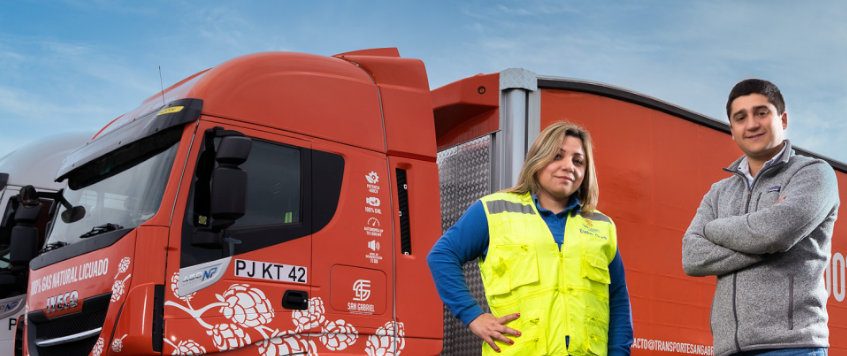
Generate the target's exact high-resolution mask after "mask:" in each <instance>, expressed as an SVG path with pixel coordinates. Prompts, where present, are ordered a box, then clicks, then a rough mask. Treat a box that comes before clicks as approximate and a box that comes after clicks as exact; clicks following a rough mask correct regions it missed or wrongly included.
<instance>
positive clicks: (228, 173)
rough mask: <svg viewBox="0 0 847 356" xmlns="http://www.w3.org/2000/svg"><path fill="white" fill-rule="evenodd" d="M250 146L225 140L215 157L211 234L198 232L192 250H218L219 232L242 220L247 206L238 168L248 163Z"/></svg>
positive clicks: (246, 141)
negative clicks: (196, 248)
mask: <svg viewBox="0 0 847 356" xmlns="http://www.w3.org/2000/svg"><path fill="white" fill-rule="evenodd" d="M252 146H253V142H252V141H251V140H250V139H249V138H247V137H243V136H225V137H223V138H222V139H221V142H220V144H219V146H218V150H217V152H216V154H215V161H216V162H217V163H218V166H217V167H215V168H214V169H213V170H212V174H211V179H210V181H211V189H210V194H209V195H210V202H209V217H210V218H211V224H210V227H211V230H209V231H198V233H195V235H194V238H193V239H192V244H193V245H195V246H201V247H207V248H219V247H222V246H223V239H222V238H221V236H220V234H219V232H220V231H222V230H225V229H226V228H228V227H230V226H232V224H234V223H235V221H236V220H238V218H240V217H242V216H244V212H245V209H246V206H247V173H246V172H244V171H242V170H241V169H240V168H239V167H238V166H239V165H241V164H242V163H244V162H245V161H247V158H248V157H249V155H250V149H251V148H252Z"/></svg>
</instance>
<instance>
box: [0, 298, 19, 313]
mask: <svg viewBox="0 0 847 356" xmlns="http://www.w3.org/2000/svg"><path fill="white" fill-rule="evenodd" d="M20 302H21V301H20V300H15V301H11V302H8V303H6V304H3V306H0V313H5V312H7V311H11V310H13V309H15V307H17V306H18V304H19V303H20Z"/></svg>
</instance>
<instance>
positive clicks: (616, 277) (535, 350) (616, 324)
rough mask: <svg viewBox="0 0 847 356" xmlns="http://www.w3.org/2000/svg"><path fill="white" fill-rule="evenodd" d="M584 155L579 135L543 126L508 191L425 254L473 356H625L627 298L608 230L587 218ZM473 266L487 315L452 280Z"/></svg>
mask: <svg viewBox="0 0 847 356" xmlns="http://www.w3.org/2000/svg"><path fill="white" fill-rule="evenodd" d="M591 147H592V146H591V137H590V136H589V134H588V132H587V131H585V130H584V129H582V128H581V127H579V126H576V125H574V124H571V123H567V122H557V123H554V124H552V125H550V126H549V127H547V128H546V129H545V130H544V131H543V132H541V134H540V135H539V136H538V138H537V139H536V140H535V142H534V143H533V144H532V147H530V149H529V152H527V155H526V160H525V161H524V165H523V168H522V169H521V173H520V177H519V178H518V183H517V184H516V185H515V186H514V187H511V188H509V189H506V190H504V191H501V192H498V193H494V194H491V195H487V196H485V197H482V198H481V199H480V200H478V201H477V202H475V203H474V204H472V205H471V206H470V208H468V210H467V211H466V212H465V214H464V215H463V216H462V217H461V218H460V219H459V220H458V221H457V222H456V224H455V225H453V227H451V228H450V229H449V230H447V232H446V233H445V234H444V236H442V237H441V239H439V240H438V242H436V244H435V246H433V248H432V251H431V252H430V253H429V256H428V257H427V261H428V262H429V266H430V270H431V271H432V276H433V279H434V280H435V284H436V287H437V289H438V293H439V294H440V295H441V299H442V300H443V301H444V304H445V305H447V307H448V308H449V309H450V311H451V312H452V313H453V314H454V315H456V317H458V318H459V319H460V320H461V321H462V322H464V323H465V324H466V325H468V327H469V328H470V330H471V331H472V332H473V333H474V334H476V335H477V336H478V337H479V338H481V339H482V340H483V341H484V342H483V344H482V353H483V354H493V353H495V352H496V353H499V352H502V353H504V354H510V355H607V354H608V355H629V349H630V345H631V344H632V341H633V340H632V318H631V316H630V305H629V294H628V292H627V289H626V282H625V278H624V269H623V262H622V260H621V257H620V253H619V252H618V250H617V238H616V232H615V225H614V223H613V222H612V220H611V219H609V218H608V217H607V216H605V215H603V214H601V213H600V212H599V211H597V210H596V209H595V208H596V206H597V200H598V195H599V189H598V187H597V177H596V174H595V171H594V160H593V158H594V157H593V153H592V148H591ZM477 258H479V268H480V272H481V276H482V282H483V286H484V287H485V297H486V300H487V301H488V305H489V307H490V308H491V313H484V312H483V310H482V308H481V307H480V306H479V305H478V304H477V303H476V302H475V301H474V299H473V297H472V296H471V294H470V292H469V291H468V287H467V285H466V284H465V280H464V276H463V274H462V264H464V263H465V262H467V261H471V260H474V259H477Z"/></svg>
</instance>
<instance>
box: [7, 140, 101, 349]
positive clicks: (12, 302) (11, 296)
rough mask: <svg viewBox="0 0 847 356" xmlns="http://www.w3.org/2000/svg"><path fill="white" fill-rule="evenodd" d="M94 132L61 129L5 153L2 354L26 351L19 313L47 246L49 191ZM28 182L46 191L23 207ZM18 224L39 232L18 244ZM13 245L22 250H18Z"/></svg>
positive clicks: (55, 188) (55, 187) (54, 188)
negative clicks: (33, 262) (33, 266)
mask: <svg viewBox="0 0 847 356" xmlns="http://www.w3.org/2000/svg"><path fill="white" fill-rule="evenodd" d="M90 137H91V134H89V133H81V132H72V133H62V134H55V135H51V136H48V137H45V138H43V139H40V140H38V141H35V142H31V143H29V144H26V145H24V146H21V147H19V148H17V149H15V150H14V151H12V152H10V153H8V154H6V155H5V156H3V157H1V158H0V354H3V355H13V354H20V352H21V351H22V349H21V347H22V344H21V341H22V340H21V339H22V336H23V335H22V333H21V332H22V331H23V330H22V329H21V327H22V325H23V324H19V318H20V317H21V316H22V315H23V313H24V306H25V304H26V303H25V300H24V299H25V298H26V290H27V275H28V271H29V269H28V268H27V263H28V262H29V259H31V258H32V257H33V256H34V254H35V253H37V251H38V250H40V249H42V248H44V247H45V246H44V241H45V239H44V237H45V232H46V228H47V225H48V222H49V218H48V217H49V214H50V212H51V211H53V209H54V206H55V202H54V200H53V199H51V198H50V197H47V196H44V195H45V194H46V195H49V194H51V193H55V192H57V191H58V190H60V189H62V188H63V185H62V184H60V183H56V182H54V181H53V178H55V176H56V171H57V170H58V169H59V165H61V163H62V160H63V159H64V157H65V155H67V154H68V153H69V152H70V151H72V150H73V149H76V148H77V147H78V146H81V145H82V144H83V143H85V141H86V140H88V138H90ZM26 186H32V187H33V188H35V189H36V190H37V191H39V192H41V193H42V196H41V197H35V196H33V197H31V198H34V199H32V201H31V202H28V203H32V204H26V205H27V206H25V207H22V206H21V199H20V196H19V193H20V192H21V190H22V189H24V187H26ZM30 192H31V191H30ZM25 210H26V211H25ZM18 212H20V213H21V214H20V215H18ZM15 226H21V227H19V228H18V230H21V229H23V228H24V227H25V226H26V229H25V230H27V231H30V232H34V234H31V235H30V236H29V238H28V239H27V238H25V239H24V240H23V241H18V242H17V244H16V246H13V243H12V231H13V230H15ZM13 247H17V248H16V249H15V248H13ZM13 249H14V250H16V251H15V252H16V253H14V254H13V253H12V250H13ZM13 255H14V256H13Z"/></svg>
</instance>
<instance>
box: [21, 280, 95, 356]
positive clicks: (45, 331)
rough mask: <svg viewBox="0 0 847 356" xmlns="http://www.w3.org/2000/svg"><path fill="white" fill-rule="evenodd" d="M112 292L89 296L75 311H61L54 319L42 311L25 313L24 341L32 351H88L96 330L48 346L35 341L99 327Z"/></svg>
mask: <svg viewBox="0 0 847 356" xmlns="http://www.w3.org/2000/svg"><path fill="white" fill-rule="evenodd" d="M111 296H112V294H111V293H107V294H103V295H99V296H96V297H91V298H88V299H86V300H85V301H83V304H82V311H81V312H79V313H76V314H70V315H64V316H61V317H58V318H54V319H48V318H47V316H46V315H45V314H44V312H43V311H35V312H31V313H29V314H27V330H28V331H29V332H28V335H27V344H28V346H29V352H30V354H32V355H38V356H51V355H60V356H66V355H85V354H88V353H89V352H91V349H92V348H93V347H94V344H95V343H97V338H98V337H99V333H97V334H94V335H91V336H88V337H85V338H82V339H78V340H72V341H68V342H61V343H56V344H54V345H51V346H38V345H37V343H38V342H42V341H45V340H54V339H57V338H62V337H67V336H71V335H75V334H81V333H85V332H87V331H91V330H94V329H98V328H102V327H103V322H104V321H105V320H106V311H108V309H109V299H110V298H111Z"/></svg>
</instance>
